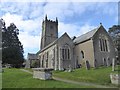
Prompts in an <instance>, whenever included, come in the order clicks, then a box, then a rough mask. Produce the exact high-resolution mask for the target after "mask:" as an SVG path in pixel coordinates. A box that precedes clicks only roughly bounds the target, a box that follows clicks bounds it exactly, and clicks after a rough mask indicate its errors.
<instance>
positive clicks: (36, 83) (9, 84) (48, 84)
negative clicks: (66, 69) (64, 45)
mask: <svg viewBox="0 0 120 90" xmlns="http://www.w3.org/2000/svg"><path fill="white" fill-rule="evenodd" d="M30 71H31V70H30ZM2 87H3V88H95V87H93V86H85V85H76V84H70V83H65V82H61V81H56V80H47V81H44V80H39V79H34V78H33V76H32V74H29V73H27V72H23V71H21V70H20V69H15V68H11V69H5V70H4V73H3V77H2Z"/></svg>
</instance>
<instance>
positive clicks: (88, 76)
mask: <svg viewBox="0 0 120 90" xmlns="http://www.w3.org/2000/svg"><path fill="white" fill-rule="evenodd" d="M117 69H118V68H117V67H116V71H115V72H116V73H117V72H118V70H117ZM111 72H112V67H111V66H110V67H99V68H97V69H94V68H91V69H90V70H86V68H79V69H76V70H74V71H73V72H63V71H53V76H56V77H60V78H64V79H69V80H74V81H80V82H90V83H96V84H101V85H111V80H110V73H111Z"/></svg>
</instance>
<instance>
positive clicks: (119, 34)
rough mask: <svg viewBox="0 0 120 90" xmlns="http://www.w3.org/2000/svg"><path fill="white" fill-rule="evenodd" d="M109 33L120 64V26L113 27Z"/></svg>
mask: <svg viewBox="0 0 120 90" xmlns="http://www.w3.org/2000/svg"><path fill="white" fill-rule="evenodd" d="M108 32H109V34H110V35H111V37H112V39H113V41H114V44H115V47H116V53H117V56H118V57H117V60H118V63H119V64H120V25H113V26H112V27H111V28H109V30H108Z"/></svg>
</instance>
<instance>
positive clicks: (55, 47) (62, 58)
mask: <svg viewBox="0 0 120 90" xmlns="http://www.w3.org/2000/svg"><path fill="white" fill-rule="evenodd" d="M36 55H37V59H38V61H39V67H40V68H52V69H54V70H67V69H69V68H72V69H75V68H78V67H84V66H85V65H86V63H89V65H90V67H94V68H96V67H99V66H110V65H111V64H112V60H113V59H115V47H114V44H113V41H112V39H111V37H110V36H109V34H108V32H107V31H106V29H105V28H104V27H103V25H102V24H101V23H100V25H99V26H98V27H96V28H95V29H93V30H91V31H89V32H87V33H85V34H83V35H81V36H78V37H75V36H74V37H73V38H71V37H70V36H69V35H68V34H67V33H66V32H65V33H64V34H63V35H62V36H61V37H58V19H57V18H56V20H55V21H53V20H48V18H47V16H46V17H45V20H43V22H42V35H41V46H40V50H39V51H38V52H37V53H36Z"/></svg>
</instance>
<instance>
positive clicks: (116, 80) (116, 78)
mask: <svg viewBox="0 0 120 90" xmlns="http://www.w3.org/2000/svg"><path fill="white" fill-rule="evenodd" d="M110 79H111V83H112V84H115V85H120V74H112V73H111V74H110Z"/></svg>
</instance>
